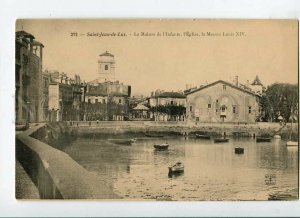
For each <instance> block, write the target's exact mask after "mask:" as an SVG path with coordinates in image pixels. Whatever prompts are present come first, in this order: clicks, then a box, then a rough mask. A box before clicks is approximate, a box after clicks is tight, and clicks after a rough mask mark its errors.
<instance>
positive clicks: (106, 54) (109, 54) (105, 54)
mask: <svg viewBox="0 0 300 218" xmlns="http://www.w3.org/2000/svg"><path fill="white" fill-rule="evenodd" d="M99 56H109V57H114V56H113V55H112V54H111V53H109V52H108V51H106V52H104V53H102V54H100V55H99Z"/></svg>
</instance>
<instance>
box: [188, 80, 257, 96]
mask: <svg viewBox="0 0 300 218" xmlns="http://www.w3.org/2000/svg"><path fill="white" fill-rule="evenodd" d="M218 83H222V84H224V85H227V86H229V87H231V88H234V89H237V90H239V91H242V92H245V93H248V94H249V95H254V96H256V97H260V96H259V95H257V94H255V93H254V92H251V91H249V90H246V89H243V88H240V87H238V86H235V85H233V84H231V83H229V82H225V81H223V80H218V81H216V82H213V83H210V84H208V85H205V86H202V87H200V88H198V89H195V90H193V91H191V92H188V93H186V95H190V94H192V93H194V92H198V91H200V90H202V89H206V88H209V87H211V86H214V85H216V84H218Z"/></svg>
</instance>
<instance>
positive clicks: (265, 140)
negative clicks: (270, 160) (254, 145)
mask: <svg viewBox="0 0 300 218" xmlns="http://www.w3.org/2000/svg"><path fill="white" fill-rule="evenodd" d="M271 140H272V138H270V137H257V138H256V142H271Z"/></svg>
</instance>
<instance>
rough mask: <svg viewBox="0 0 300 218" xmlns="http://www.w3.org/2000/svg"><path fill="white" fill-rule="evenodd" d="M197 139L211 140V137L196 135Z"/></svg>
mask: <svg viewBox="0 0 300 218" xmlns="http://www.w3.org/2000/svg"><path fill="white" fill-rule="evenodd" d="M196 138H198V139H210V136H209V135H201V134H196Z"/></svg>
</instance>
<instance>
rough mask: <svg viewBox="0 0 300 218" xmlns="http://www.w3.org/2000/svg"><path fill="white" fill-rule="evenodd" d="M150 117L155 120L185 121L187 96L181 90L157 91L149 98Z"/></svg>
mask: <svg viewBox="0 0 300 218" xmlns="http://www.w3.org/2000/svg"><path fill="white" fill-rule="evenodd" d="M148 105H149V107H150V118H151V119H152V120H155V121H171V120H172V121H184V120H185V107H186V96H185V95H184V94H183V93H181V92H173V91H172V92H165V91H159V90H157V91H155V92H152V93H151V97H149V99H148Z"/></svg>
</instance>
